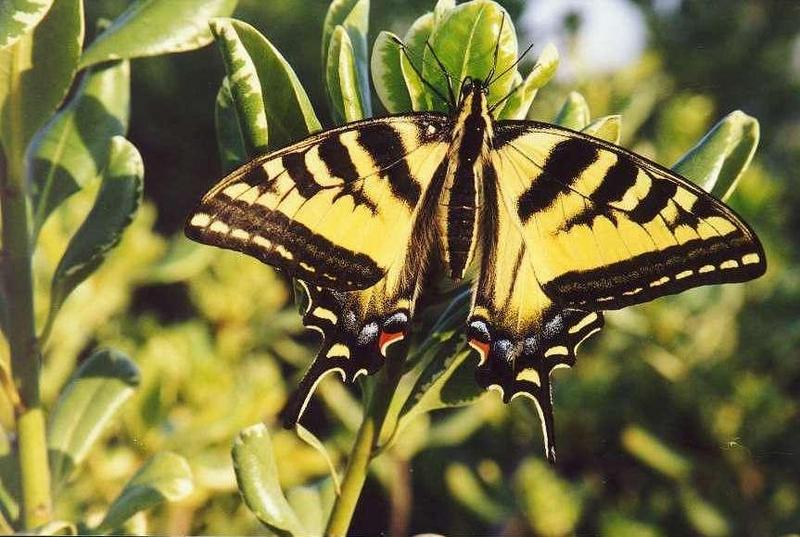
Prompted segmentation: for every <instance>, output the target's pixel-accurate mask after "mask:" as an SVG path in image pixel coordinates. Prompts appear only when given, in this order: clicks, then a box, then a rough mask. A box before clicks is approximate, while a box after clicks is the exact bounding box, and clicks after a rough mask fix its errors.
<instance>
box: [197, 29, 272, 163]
mask: <svg viewBox="0 0 800 537" xmlns="http://www.w3.org/2000/svg"><path fill="white" fill-rule="evenodd" d="M210 27H211V33H212V34H213V35H214V39H216V41H217V46H218V47H219V50H220V52H221V53H222V61H223V62H224V63H225V71H226V72H227V73H228V74H227V76H226V80H227V81H228V89H229V90H230V94H231V100H232V105H233V106H232V109H233V111H234V113H235V114H236V115H237V116H238V118H239V130H240V132H241V135H242V140H243V142H244V147H245V149H246V152H247V154H248V155H252V156H255V155H257V154H259V153H265V152H266V151H267V147H268V144H269V124H268V122H267V111H266V110H265V109H264V95H263V94H262V91H261V82H260V81H259V79H258V72H257V71H256V66H255V63H254V62H253V58H252V56H251V55H250V54H249V53H248V51H247V49H245V47H244V43H242V40H241V39H240V38H239V33H238V32H237V31H236V28H234V27H233V21H232V20H229V19H214V20H212V21H211V22H210ZM248 28H251V29H252V27H250V26H248ZM243 30H244V29H243ZM244 31H247V30H244ZM252 31H253V32H255V33H257V32H256V30H255V29H252ZM247 33H250V32H249V31H248V32H247ZM228 130H232V127H228ZM223 162H225V161H223Z"/></svg>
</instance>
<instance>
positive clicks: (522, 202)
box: [493, 122, 766, 309]
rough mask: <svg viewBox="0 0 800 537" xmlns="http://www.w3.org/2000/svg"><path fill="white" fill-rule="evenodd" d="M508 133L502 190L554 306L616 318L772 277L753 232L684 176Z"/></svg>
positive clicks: (589, 148)
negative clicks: (693, 293)
mask: <svg viewBox="0 0 800 537" xmlns="http://www.w3.org/2000/svg"><path fill="white" fill-rule="evenodd" d="M498 132H499V133H500V134H499V137H500V139H501V143H499V144H498V149H497V151H496V152H495V153H494V154H493V164H494V166H495V168H496V170H497V175H498V177H499V178H500V179H499V182H498V184H499V190H500V192H501V195H502V197H503V198H504V199H505V200H506V202H505V203H506V204H507V205H509V206H511V207H512V210H511V214H512V218H514V219H516V221H517V225H518V226H519V229H520V231H521V233H522V235H523V236H524V240H525V242H526V243H527V245H528V247H529V248H530V249H531V250H532V251H533V252H535V254H533V255H534V259H533V264H534V266H535V270H534V272H535V277H536V279H537V280H538V281H539V282H540V284H541V286H542V289H543V290H544V292H545V293H546V294H547V295H548V296H549V297H550V298H551V299H552V300H553V301H554V302H556V303H558V304H560V305H573V306H577V307H582V308H589V309H616V308H621V307H624V306H627V305H630V304H635V303H639V302H645V301H647V300H651V299H653V298H656V297H658V296H662V295H665V294H672V293H677V292H680V291H683V290H685V289H688V288H690V287H696V286H698V285H706V284H712V283H726V282H738V281H745V280H749V279H752V278H754V277H757V276H759V275H760V274H762V273H763V272H764V270H765V268H766V263H765V258H764V253H763V249H762V247H761V245H760V243H759V242H758V239H757V238H756V236H755V234H754V233H753V232H752V230H750V228H749V227H748V226H747V225H746V224H745V223H744V222H743V221H742V220H741V219H740V218H739V217H738V216H737V215H736V214H735V213H733V211H731V210H730V209H729V208H728V207H727V206H725V205H724V204H722V203H720V202H719V201H717V200H716V199H714V198H713V197H712V196H710V195H709V194H707V193H705V192H703V191H702V190H700V189H699V188H698V187H696V186H695V185H693V184H691V183H689V182H688V181H686V180H685V179H683V178H682V177H680V176H678V175H677V174H675V173H673V172H670V171H669V170H667V169H665V168H662V167H661V166H658V165H657V164H655V163H652V162H649V161H647V160H645V159H643V158H641V157H639V156H638V155H635V154H633V153H630V152H628V151H625V150H624V149H621V148H619V147H617V146H614V145H612V144H608V143H606V142H603V141H601V140H597V139H594V138H590V137H587V136H584V135H581V134H578V133H574V132H572V131H567V130H565V129H560V128H558V127H554V126H552V125H545V124H538V123H534V122H526V124H524V125H523V124H520V123H516V122H500V123H499V126H498ZM745 258H746V259H747V260H748V261H749V263H744V262H743V260H744V259H745Z"/></svg>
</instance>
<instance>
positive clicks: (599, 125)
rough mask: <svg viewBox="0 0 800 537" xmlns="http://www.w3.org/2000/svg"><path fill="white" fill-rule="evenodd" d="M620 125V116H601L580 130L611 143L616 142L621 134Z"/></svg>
mask: <svg viewBox="0 0 800 537" xmlns="http://www.w3.org/2000/svg"><path fill="white" fill-rule="evenodd" d="M621 127H622V117H621V116H616V115H614V116H603V117H600V118H597V119H595V120H594V121H592V122H591V123H589V124H588V125H586V127H584V128H583V130H582V131H581V132H584V133H586V134H589V135H590V136H594V137H595V138H600V139H601V140H606V141H607V142H611V143H612V144H618V143H619V139H620V135H621Z"/></svg>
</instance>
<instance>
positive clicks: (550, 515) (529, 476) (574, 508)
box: [514, 459, 583, 537]
mask: <svg viewBox="0 0 800 537" xmlns="http://www.w3.org/2000/svg"><path fill="white" fill-rule="evenodd" d="M514 485H515V489H516V491H517V497H518V498H519V501H520V503H521V506H522V510H523V512H524V513H525V515H526V518H527V520H528V524H530V526H531V528H532V529H533V530H534V532H535V533H536V534H537V535H542V536H543V537H549V536H552V537H557V536H561V535H569V534H571V533H572V532H573V531H574V530H575V527H576V526H577V524H578V521H579V519H580V515H581V511H582V510H583V509H582V503H583V502H582V500H581V497H580V496H579V495H578V493H577V492H576V491H575V490H574V489H573V487H572V486H571V485H570V483H569V482H568V481H566V480H564V479H562V478H561V477H559V476H558V474H556V472H555V471H554V470H553V469H552V468H551V467H549V466H548V465H547V464H546V463H544V462H542V461H541V460H538V459H526V460H525V461H524V462H523V463H522V465H521V466H520V468H519V470H517V473H516V475H515V476H514Z"/></svg>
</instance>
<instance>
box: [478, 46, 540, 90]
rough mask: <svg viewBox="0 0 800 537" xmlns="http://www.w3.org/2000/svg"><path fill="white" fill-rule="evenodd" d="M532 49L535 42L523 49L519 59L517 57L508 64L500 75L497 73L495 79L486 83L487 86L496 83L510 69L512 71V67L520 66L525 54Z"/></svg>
mask: <svg viewBox="0 0 800 537" xmlns="http://www.w3.org/2000/svg"><path fill="white" fill-rule="evenodd" d="M532 49H533V43H531V44H530V45H528V48H526V49H525V50H523V51H522V54H520V55H519V58H517V59H516V61H515V62H514V63H512V64H511V65H509V66H508V68H506V69H505V70H504V71H503V72H502V73H500V74H499V75H497V76H496V77H495V79H494V80H492V81H491V82H488V83H487V84H486V87H487V88H488V87H489V86H491V85H492V84H494V83H495V82H497V81H498V80H500V79H501V78H503V77H504V76H505V75H506V73H508V72H509V71H511V70H512V69H514V68H515V67H516V66H518V65H519V64H520V62H521V61H522V60H523V59H524V58H525V56H526V55H527V54H528V53H529V52H530V51H531V50H532Z"/></svg>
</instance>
